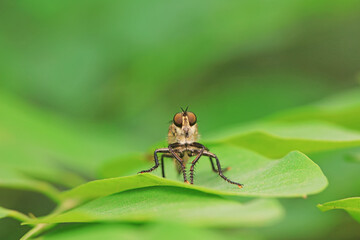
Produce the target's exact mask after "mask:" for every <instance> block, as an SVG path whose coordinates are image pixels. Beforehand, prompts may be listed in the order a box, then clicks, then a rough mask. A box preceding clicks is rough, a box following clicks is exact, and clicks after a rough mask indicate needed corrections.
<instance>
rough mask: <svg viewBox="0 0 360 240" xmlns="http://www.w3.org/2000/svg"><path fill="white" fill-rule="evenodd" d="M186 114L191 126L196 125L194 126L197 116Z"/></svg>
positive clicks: (190, 113)
mask: <svg viewBox="0 0 360 240" xmlns="http://www.w3.org/2000/svg"><path fill="white" fill-rule="evenodd" d="M186 114H187V116H188V119H189V123H190V125H191V126H192V125H194V124H195V123H196V116H195V114H194V113H192V112H187V113H186Z"/></svg>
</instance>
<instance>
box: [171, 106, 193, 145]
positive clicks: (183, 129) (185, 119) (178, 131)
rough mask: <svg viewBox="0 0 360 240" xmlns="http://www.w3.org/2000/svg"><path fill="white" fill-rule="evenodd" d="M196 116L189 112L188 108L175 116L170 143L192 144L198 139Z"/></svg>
mask: <svg viewBox="0 0 360 240" xmlns="http://www.w3.org/2000/svg"><path fill="white" fill-rule="evenodd" d="M196 122H197V119H196V115H195V114H194V113H192V112H188V111H187V108H186V109H185V110H183V109H182V112H179V113H177V114H175V115H174V118H173V120H172V123H171V125H170V127H169V133H168V142H169V144H171V143H180V144H185V143H192V142H196V141H197V139H198V126H197V123H196Z"/></svg>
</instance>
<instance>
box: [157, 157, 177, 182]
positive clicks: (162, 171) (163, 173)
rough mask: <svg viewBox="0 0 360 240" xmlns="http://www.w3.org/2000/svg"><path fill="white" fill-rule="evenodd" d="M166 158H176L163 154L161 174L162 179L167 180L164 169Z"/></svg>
mask: <svg viewBox="0 0 360 240" xmlns="http://www.w3.org/2000/svg"><path fill="white" fill-rule="evenodd" d="M164 158H174V157H173V156H172V155H169V154H166V153H165V154H163V155H161V159H160V161H161V173H162V177H163V178H165V169H164Z"/></svg>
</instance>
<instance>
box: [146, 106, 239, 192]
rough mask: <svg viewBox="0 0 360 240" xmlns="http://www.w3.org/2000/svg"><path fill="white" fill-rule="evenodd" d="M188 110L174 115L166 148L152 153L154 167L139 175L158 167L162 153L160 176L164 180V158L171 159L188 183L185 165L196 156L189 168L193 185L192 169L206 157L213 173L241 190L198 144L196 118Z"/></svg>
mask: <svg viewBox="0 0 360 240" xmlns="http://www.w3.org/2000/svg"><path fill="white" fill-rule="evenodd" d="M187 109H188V108H186V109H185V110H184V109H182V108H181V110H182V112H179V113H176V114H175V116H174V118H173V120H172V122H171V124H170V127H169V132H168V143H169V145H168V147H167V148H159V149H156V150H155V152H154V161H155V165H154V166H153V167H152V168H150V169H148V170H144V171H141V172H139V173H146V172H152V171H154V170H155V169H157V168H158V167H159V165H160V164H159V159H158V153H162V155H161V158H160V161H161V170H162V176H163V177H164V178H165V171H164V158H173V159H174V160H175V162H177V163H178V171H179V173H181V172H182V174H183V177H184V182H185V183H189V181H188V180H187V176H186V163H187V161H188V160H189V158H190V157H193V156H196V157H195V159H194V160H193V161H192V162H191V167H190V184H193V183H194V167H195V165H196V163H197V162H198V161H199V159H200V157H201V156H207V157H209V159H210V163H211V167H212V170H213V171H214V172H216V173H217V174H219V175H220V177H222V178H223V179H224V180H225V181H227V182H228V183H231V184H235V185H237V186H238V187H239V188H242V187H243V185H242V184H240V183H237V182H234V181H231V180H230V179H228V178H227V177H225V176H224V174H223V172H225V171H226V170H228V169H229V168H227V169H222V168H221V165H220V161H219V159H218V158H217V156H216V155H215V154H213V153H211V152H210V151H209V149H208V148H207V147H205V146H204V145H202V144H201V143H198V142H197V140H198V138H199V134H198V125H197V123H196V122H197V118H196V116H195V114H194V113H192V112H188V111H187ZM213 159H215V160H216V166H217V169H216V167H215V165H214V162H213Z"/></svg>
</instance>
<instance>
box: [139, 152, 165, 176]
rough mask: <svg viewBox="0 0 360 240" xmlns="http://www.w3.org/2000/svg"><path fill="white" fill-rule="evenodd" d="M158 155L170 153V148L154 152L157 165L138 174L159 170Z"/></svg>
mask: <svg viewBox="0 0 360 240" xmlns="http://www.w3.org/2000/svg"><path fill="white" fill-rule="evenodd" d="M157 153H169V149H168V148H159V149H156V150H155V152H154V162H155V165H154V166H153V167H152V168H150V169H148V170H143V171H141V172H138V173H146V172H152V171H154V170H155V169H157V168H158V167H159V159H158V156H157Z"/></svg>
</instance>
